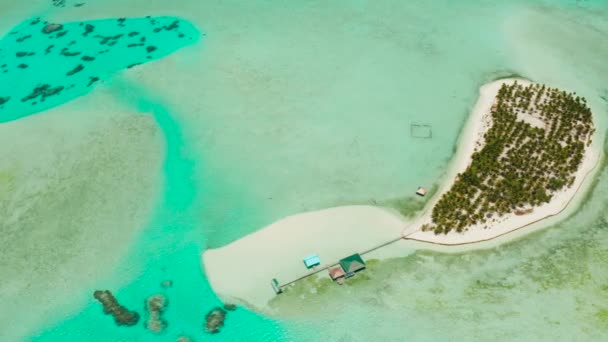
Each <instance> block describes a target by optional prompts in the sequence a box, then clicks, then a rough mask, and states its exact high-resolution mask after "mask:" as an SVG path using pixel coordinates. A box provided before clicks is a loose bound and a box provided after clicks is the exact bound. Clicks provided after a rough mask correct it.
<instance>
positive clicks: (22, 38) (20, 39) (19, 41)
mask: <svg viewBox="0 0 608 342" xmlns="http://www.w3.org/2000/svg"><path fill="white" fill-rule="evenodd" d="M30 38H32V35H31V34H28V35H26V36H23V37H21V38H18V39H17V43H22V42H23V41H24V40H26V39H30Z"/></svg>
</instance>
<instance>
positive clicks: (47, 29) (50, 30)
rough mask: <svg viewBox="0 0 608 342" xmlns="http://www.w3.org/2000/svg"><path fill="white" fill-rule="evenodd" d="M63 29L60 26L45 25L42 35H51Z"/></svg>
mask: <svg viewBox="0 0 608 342" xmlns="http://www.w3.org/2000/svg"><path fill="white" fill-rule="evenodd" d="M62 28H63V25H61V24H46V26H45V27H44V28H43V29H42V33H46V34H49V33H53V32H55V31H59V30H61V29H62Z"/></svg>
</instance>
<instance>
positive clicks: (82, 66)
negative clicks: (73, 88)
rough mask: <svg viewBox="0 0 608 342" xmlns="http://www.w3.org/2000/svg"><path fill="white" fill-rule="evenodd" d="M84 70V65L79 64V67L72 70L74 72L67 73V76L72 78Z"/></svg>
mask: <svg viewBox="0 0 608 342" xmlns="http://www.w3.org/2000/svg"><path fill="white" fill-rule="evenodd" d="M82 69H84V65H82V64H78V65H77V66H76V67H75V68H74V69H72V70H70V71H68V72H67V73H66V76H72V75H74V74H76V73H79V72H81V71H82Z"/></svg>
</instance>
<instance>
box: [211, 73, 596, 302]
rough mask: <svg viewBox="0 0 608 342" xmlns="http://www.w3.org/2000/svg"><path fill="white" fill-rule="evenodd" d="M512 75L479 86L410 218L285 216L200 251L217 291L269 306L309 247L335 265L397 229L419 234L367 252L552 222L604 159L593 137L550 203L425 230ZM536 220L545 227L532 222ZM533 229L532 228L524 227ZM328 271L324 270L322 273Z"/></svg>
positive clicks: (392, 251) (389, 252)
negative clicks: (446, 161) (433, 186)
mask: <svg viewBox="0 0 608 342" xmlns="http://www.w3.org/2000/svg"><path fill="white" fill-rule="evenodd" d="M514 81H515V79H503V80H498V81H495V82H492V83H489V84H486V85H484V86H483V87H481V88H480V97H479V99H478V101H477V103H476V105H475V107H474V109H473V111H472V113H471V115H470V117H469V119H468V120H467V123H466V124H465V127H464V129H463V132H462V134H461V137H460V142H459V145H458V150H457V153H456V156H455V157H454V159H453V161H452V163H451V165H450V168H449V170H448V172H447V173H446V175H445V177H444V179H445V180H446V181H445V182H444V183H443V185H442V186H441V187H440V189H439V191H438V192H437V194H436V195H435V196H434V197H433V199H432V200H431V201H429V203H427V205H426V206H425V208H424V210H423V212H422V213H421V214H420V216H419V217H418V218H417V219H415V220H414V221H411V222H406V221H405V220H404V219H403V218H402V217H401V216H400V215H398V214H396V213H391V212H389V211H387V210H384V209H380V208H377V207H372V206H346V207H337V208H332V209H325V210H319V211H314V212H309V213H304V214H298V215H294V216H290V217H287V218H285V219H282V220H280V221H278V222H275V223H273V224H271V225H269V226H267V227H265V228H263V229H261V230H259V231H257V232H255V233H253V234H250V235H248V236H246V237H244V238H242V239H240V240H237V241H235V242H233V243H231V244H229V245H227V246H225V247H222V248H218V249H210V250H207V251H206V252H205V253H204V254H203V256H202V260H203V265H204V268H205V271H206V273H207V276H208V279H209V282H210V283H211V286H212V287H213V288H214V290H215V292H216V293H218V294H219V295H220V296H221V297H223V298H224V299H227V300H231V301H240V302H244V303H246V304H248V305H250V306H253V307H256V308H258V309H263V310H265V311H268V309H269V308H268V306H267V303H268V301H269V300H270V299H271V298H272V297H273V296H274V295H275V294H274V292H273V290H272V287H271V285H270V281H271V279H272V278H277V279H278V280H279V282H280V284H284V283H286V282H289V281H292V280H295V279H297V278H299V277H301V276H303V275H306V274H308V273H309V270H307V269H306V268H305V267H304V265H303V263H302V258H303V257H305V256H306V255H309V254H312V253H317V254H318V255H319V256H320V257H321V261H322V264H321V266H319V267H323V266H327V265H332V264H335V263H336V262H337V261H338V260H339V259H340V258H342V257H345V256H348V255H350V254H352V253H355V252H359V253H361V252H364V251H367V250H369V249H371V248H373V247H375V246H378V245H381V244H383V243H385V242H387V241H391V240H394V239H396V238H397V239H399V237H400V236H401V237H404V238H405V239H407V240H414V241H408V242H407V243H406V240H403V239H402V240H400V241H398V243H395V244H392V245H391V247H390V248H383V249H380V250H376V251H374V252H372V253H370V254H369V255H367V257H370V258H371V257H373V258H381V259H382V258H385V257H395V256H397V254H399V253H401V252H402V254H403V255H406V254H409V253H411V252H412V250H413V249H412V245H411V243H412V242H413V243H416V242H415V241H422V242H430V243H433V244H436V245H453V246H455V245H463V244H471V243H475V242H482V241H488V240H492V239H495V238H498V237H500V236H503V235H505V234H507V233H509V232H513V231H515V230H518V229H520V228H522V227H527V226H529V225H531V224H534V223H538V222H540V221H543V223H545V222H547V221H552V220H545V219H546V218H549V217H553V216H555V215H557V214H559V213H561V212H563V210H564V209H565V208H566V207H567V206H568V204H570V203H571V202H572V200H573V199H574V198H575V197H576V196H575V195H576V194H577V193H579V194H580V193H582V192H583V191H579V190H581V189H583V188H584V187H585V186H588V185H589V184H590V183H591V179H592V177H591V174H592V172H593V171H594V170H595V169H596V165H597V164H598V162H599V159H600V158H599V156H600V154H599V148H598V147H597V145H596V142H594V143H593V144H592V145H591V147H590V148H588V149H587V152H586V154H585V158H584V161H583V164H582V166H581V167H580V169H579V171H578V173H577V175H576V181H575V182H574V184H573V186H572V187H570V188H568V189H566V190H563V191H561V192H559V193H557V194H555V195H554V197H553V199H552V201H551V202H550V203H548V204H546V205H543V206H540V207H536V208H534V211H533V212H532V213H530V214H527V215H523V216H516V215H514V214H511V215H504V216H503V218H502V220H501V221H500V222H496V223H492V224H493V226H492V227H491V228H490V227H488V228H487V229H486V228H484V227H483V226H482V225H477V226H473V227H470V228H469V230H468V231H466V232H465V233H457V232H450V233H448V234H441V235H435V234H434V233H433V232H422V231H421V230H420V228H421V226H422V225H423V224H425V223H430V222H431V218H430V216H431V212H432V208H433V207H434V205H435V204H436V203H437V201H438V200H439V199H440V198H441V195H442V194H443V193H445V192H446V191H448V190H449V189H450V188H451V187H452V184H453V183H454V179H455V177H456V175H457V174H458V173H460V172H462V171H464V170H465V169H466V168H467V166H468V165H469V164H470V162H471V155H472V153H473V151H474V150H475V147H476V145H478V144H479V145H480V146H481V143H482V142H483V141H482V139H483V135H484V133H485V132H486V130H487V129H489V127H490V123H491V121H490V120H491V117H490V115H489V112H490V108H491V106H492V104H493V103H494V98H495V96H496V94H497V92H498V90H499V89H500V87H501V85H502V84H503V83H512V82H514ZM517 81H518V82H520V83H521V84H524V85H525V84H529V83H530V82H529V81H527V80H523V79H517ZM578 197H579V198H580V197H581V196H578ZM572 207H574V206H570V208H572ZM551 223H554V222H551ZM535 227H541V226H540V225H538V224H535ZM533 229H534V228H527V230H526V232H527V231H530V230H533ZM511 235H513V236H515V235H518V234H510V235H509V236H511ZM452 248H454V247H452ZM399 250H402V251H401V252H400V251H399ZM326 273H327V272H325V271H323V272H321V274H323V275H325V274H326Z"/></svg>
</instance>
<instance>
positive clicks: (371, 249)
mask: <svg viewBox="0 0 608 342" xmlns="http://www.w3.org/2000/svg"><path fill="white" fill-rule="evenodd" d="M402 239H404V238H403V236H400V237H398V238H395V239H392V240H389V241H386V242H384V243H382V244H379V245H377V246H374V247H372V248H369V249H366V250H364V251H362V252H359V253H358V254H359V255H365V254H368V253H370V252H373V251H375V250H378V249H380V248H382V247H386V246H388V245H391V244H393V243H395V242H397V241H399V240H402ZM353 253H355V252H353ZM339 263H340V262H339V261H336V262H334V263H331V264H327V265H325V266H320V267H319V268H314V269H313V270H312V271H310V272H308V273H306V274H304V275H303V276H301V277H298V278H296V279H293V280H290V281H288V282H286V283H283V284H279V288H280V289H282V288H284V287H286V286H289V285H291V284H293V283H296V282H298V281H300V280H302V279H305V278H308V277H310V276H312V275H315V274H317V273H319V272H323V271H326V270H327V269H329V268H331V267H334V266H336V265H338V264H339Z"/></svg>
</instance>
